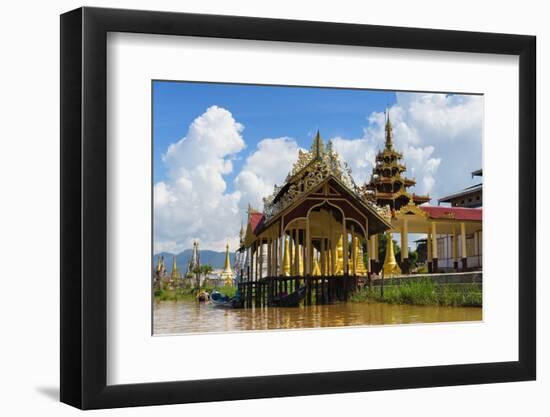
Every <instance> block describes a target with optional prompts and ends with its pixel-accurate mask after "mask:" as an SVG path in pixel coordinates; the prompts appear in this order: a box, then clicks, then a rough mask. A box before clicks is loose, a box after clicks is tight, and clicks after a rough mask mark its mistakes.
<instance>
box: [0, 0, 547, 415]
mask: <svg viewBox="0 0 550 417" xmlns="http://www.w3.org/2000/svg"><path fill="white" fill-rule="evenodd" d="M81 4H82V3H81V2H78V1H69V0H63V1H57V2H55V3H54V2H38V1H25V2H23V1H21V2H15V1H12V2H4V4H3V7H2V23H1V24H0V30H1V31H2V36H1V38H0V39H1V44H2V48H1V51H2V61H1V62H2V64H1V66H0V71H1V73H2V77H1V80H2V82H3V85H2V89H1V90H0V106H1V108H2V109H1V110H2V111H1V112H0V114H1V115H2V124H1V126H2V137H1V141H0V146H1V151H0V178H1V181H2V200H1V204H0V226H1V227H0V234H1V236H2V239H1V240H0V244H1V248H0V249H1V250H0V261H1V263H0V265H2V273H1V274H0V275H1V276H2V278H3V286H2V288H3V294H2V298H1V300H2V301H1V302H0V312H1V315H0V317H1V318H2V343H0V375H1V376H0V387H1V391H0V392H1V393H2V395H1V398H2V400H1V401H0V410H2V412H1V414H3V415H33V414H31V413H40V415H60V416H63V415H75V414H77V412H76V410H74V409H72V408H70V407H68V406H65V405H62V404H59V403H58V402H57V399H56V397H57V393H58V378H59V371H58V367H59V361H58V348H59V343H58V339H59V325H58V310H59V307H58V305H59V295H58V293H59V286H58V276H59V260H58V259H59V249H58V246H59V232H58V230H59V220H58V218H59V214H58V213H59V187H58V182H59V167H58V165H59V142H58V137H59V46H58V44H59V17H58V15H59V14H60V13H62V12H64V11H67V10H70V9H73V8H76V7H79V6H80V5H81ZM86 4H87V5H89V6H107V7H124V8H140V9H162V10H171V11H188V12H203V13H218V14H240V15H250V16H265V17H281V18H295V19H311V20H330V21H342V22H356V23H371V24H381V25H396V26H418V27H432V28H442V29H463V30H474V31H494V32H510V33H524V34H535V35H537V36H538V74H539V80H538V81H539V83H538V94H539V99H538V118H539V130H538V137H539V143H540V144H541V147H539V157H538V160H539V168H540V161H541V157H540V155H541V154H545V155H547V156H548V155H550V145H549V143H548V141H545V142H544V143H543V142H542V141H541V140H540V138H542V137H547V138H548V136H549V134H550V132H549V123H548V122H547V121H542V120H541V119H542V117H541V115H542V114H543V111H542V110H543V109H545V110H546V112H548V100H549V97H550V91H549V83H548V78H547V77H545V78H543V77H541V76H540V75H541V74H543V73H544V72H546V74H548V73H550V71H549V65H548V60H549V58H550V49H549V48H548V42H549V40H550V26H548V24H547V14H548V13H547V12H546V13H545V12H544V10H543V7H544V2H540V1H531V0H523V1H521V2H518V1H515V2H504V1H500V2H494V3H492V4H491V3H489V2H480V1H470V0H463V1H460V2H443V1H420V0H419V1H406V0H394V1H392V2H391V3H390V4H388V2H383V1H376V2H370V3H367V2H364V1H363V2H359V1H352V0H349V1H348V0H340V1H338V2H326V4H321V2H320V1H315V2H305V1H304V2H298V1H296V0H278V1H271V2H261V1H257V0H250V1H246V0H232V1H224V0H200V1H199V0H188V1H186V2H182V1H168V0H157V1H154V2H153V1H140V0H133V1H119V2H115V1H94V0H88V1H87V2H86ZM404 71H406V68H405V69H404ZM543 94H544V97H541V96H542V95H543ZM539 174H540V175H543V177H545V178H544V179H546V180H547V181H548V180H550V178H549V175H548V169H545V170H544V172H543V170H542V169H539ZM540 175H539V182H538V183H539V196H540V198H539V208H541V207H543V206H546V204H548V203H550V201H548V200H549V199H548V197H546V196H542V195H541V192H542V187H541V186H540V184H541V183H543V178H540ZM545 203H546V204H545ZM539 218H540V222H539V236H540V235H542V230H543V229H544V230H545V231H547V232H548V226H549V222H548V217H545V218H542V217H541V216H539ZM542 243H543V242H540V246H539V254H542V253H543V252H544V251H545V249H546V250H547V249H548V243H547V241H546V242H544V243H545V246H544V247H543V246H542ZM541 269H542V268H539V270H541ZM541 272H542V271H541ZM11 274H13V275H14V276H16V277H25V279H23V280H20V281H13V280H12V279H11V277H10V275H11ZM538 289H539V297H538V298H539V309H538V311H539V326H538V330H539V338H538V340H539V367H538V369H539V380H538V381H537V382H527V383H509V384H499V385H484V386H467V387H457V388H435V389H423V390H406V391H390V392H377V393H361V394H347V395H331V396H318V397H305V398H291V399H273V400H256V401H239V402H232V403H225V404H221V403H214V404H200V405H182V406H170V407H155V408H151V407H147V408H140V409H126V410H115V411H112V410H111V411H101V412H99V413H97V414H95V413H94V415H114V414H115V413H116V414H117V415H119V414H120V415H132V416H134V415H142V416H145V415H155V416H165V415H181V414H182V413H201V415H203V416H209V415H216V414H217V413H223V414H224V415H225V416H237V415H238V416H247V415H265V416H271V415H273V416H275V415H276V416H279V415H281V414H282V415H284V414H287V415H298V414H303V413H308V414H314V413H315V414H316V415H323V416H324V415H326V416H333V415H335V414H339V413H342V412H345V413H353V412H356V413H358V414H359V415H365V414H367V413H369V414H371V415H407V416H423V417H427V416H432V415H433V416H441V415H446V416H465V415H472V416H473V415H475V416H481V415H501V416H502V415H519V414H521V415H548V410H549V409H550V406H549V405H548V402H547V398H546V396H547V395H546V396H543V393H546V394H547V393H548V392H549V390H550V382H548V378H549V377H550V366H549V363H548V356H547V353H548V352H549V341H550V339H549V337H550V326H548V324H547V323H544V322H545V320H546V319H548V316H549V313H550V307H549V305H550V304H549V303H547V302H546V303H545V304H543V303H541V301H542V297H541V296H540V294H547V293H548V291H549V290H550V285H549V284H548V281H547V280H546V279H545V277H543V276H542V273H539V288H538ZM541 322H542V324H541ZM357 352H358V353H360V352H361V347H357ZM540 353H542V355H541V354H540ZM545 353H546V355H545Z"/></svg>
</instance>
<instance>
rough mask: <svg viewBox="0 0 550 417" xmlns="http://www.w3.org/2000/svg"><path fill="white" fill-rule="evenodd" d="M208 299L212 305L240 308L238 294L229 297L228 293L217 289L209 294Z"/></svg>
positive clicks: (240, 303)
mask: <svg viewBox="0 0 550 417" xmlns="http://www.w3.org/2000/svg"><path fill="white" fill-rule="evenodd" d="M210 301H211V302H212V305H214V306H216V307H226V308H241V307H242V302H241V300H240V297H239V296H238V294H237V295H236V296H235V297H229V296H228V295H225V294H222V293H221V292H219V291H214V292H212V294H210Z"/></svg>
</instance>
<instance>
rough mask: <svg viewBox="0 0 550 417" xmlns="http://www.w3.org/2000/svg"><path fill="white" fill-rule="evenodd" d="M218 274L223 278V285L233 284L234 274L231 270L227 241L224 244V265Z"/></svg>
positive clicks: (229, 285)
mask: <svg viewBox="0 0 550 417" xmlns="http://www.w3.org/2000/svg"><path fill="white" fill-rule="evenodd" d="M220 276H221V278H222V279H223V280H224V281H223V285H225V286H226V287H231V286H232V285H233V276H234V274H233V271H232V270H231V260H230V259H229V243H228V244H227V245H226V246H225V265H224V267H223V271H222V273H221V274H220Z"/></svg>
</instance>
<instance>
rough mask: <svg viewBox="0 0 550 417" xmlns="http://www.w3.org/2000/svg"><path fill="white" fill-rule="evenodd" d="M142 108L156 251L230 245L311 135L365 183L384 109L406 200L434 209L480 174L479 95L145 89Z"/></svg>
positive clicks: (183, 85)
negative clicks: (330, 146) (149, 97)
mask: <svg viewBox="0 0 550 417" xmlns="http://www.w3.org/2000/svg"><path fill="white" fill-rule="evenodd" d="M152 104H153V149H154V154H153V158H154V165H153V168H154V169H153V177H154V225H155V227H154V233H155V236H154V250H155V253H158V252H160V251H168V252H173V253H178V252H181V251H182V250H184V249H187V248H190V247H191V246H192V241H193V240H195V239H197V240H199V241H200V242H201V247H202V248H203V249H212V250H224V248H225V245H226V243H227V242H229V243H230V246H231V247H235V246H236V245H237V243H238V232H239V229H240V225H241V222H243V221H244V220H245V215H246V214H245V213H246V209H247V207H248V205H249V204H250V205H252V207H254V208H256V209H259V210H261V209H262V206H263V198H264V197H266V196H267V195H269V194H270V193H271V192H272V191H273V186H274V185H275V184H278V185H280V184H281V183H282V182H283V181H284V179H285V177H286V175H287V174H288V172H289V171H290V169H291V168H292V165H293V164H294V162H295V161H296V157H297V154H298V150H299V149H309V147H310V144H311V141H312V138H313V135H314V134H315V132H316V130H317V129H319V130H320V132H321V136H322V137H323V139H324V140H325V141H328V140H329V139H330V140H332V141H333V143H334V148H335V150H336V151H337V152H338V153H339V155H340V157H341V159H342V160H343V161H345V162H346V163H347V164H348V165H349V166H350V167H351V170H352V175H353V177H354V179H355V182H356V183H357V184H363V183H364V182H365V181H368V179H369V177H370V174H371V172H372V167H373V163H374V158H375V155H376V153H377V152H378V151H379V150H380V149H381V148H382V147H383V146H384V117H385V116H384V111H385V109H386V107H388V108H389V113H390V115H391V120H392V123H393V126H394V145H395V147H396V148H397V149H398V150H399V151H400V152H402V153H403V155H404V161H403V162H404V163H405V165H406V166H407V171H406V176H407V177H409V178H414V179H415V180H416V186H415V187H414V189H410V190H409V191H412V192H416V193H417V194H428V195H429V196H430V197H432V200H431V202H430V204H437V198H440V197H442V196H444V195H448V194H451V193H454V192H457V191H460V190H461V189H463V188H465V187H468V186H470V185H474V184H475V183H477V182H478V181H479V180H478V179H477V178H476V179H472V177H471V175H470V173H471V172H472V171H474V170H476V169H479V168H481V167H482V135H483V96H470V95H452V94H441V93H409V92H395V91H379V90H350V89H334V88H307V87H285V86H257V85H242V84H215V83H189V82H167V81H154V82H153V103H152Z"/></svg>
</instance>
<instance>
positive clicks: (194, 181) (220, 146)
mask: <svg viewBox="0 0 550 417" xmlns="http://www.w3.org/2000/svg"><path fill="white" fill-rule="evenodd" d="M243 129H244V127H243V126H242V125H241V124H239V123H237V122H236V121H235V119H234V118H233V116H232V114H231V113H230V112H229V111H227V110H225V109H223V108H220V107H217V106H212V107H210V108H208V109H207V110H206V111H205V112H204V113H203V114H202V115H201V116H199V117H197V118H196V119H195V120H194V121H193V123H191V125H190V126H189V130H188V132H187V134H186V135H185V137H184V138H182V139H181V140H179V141H178V142H176V143H173V144H171V145H170V146H169V147H168V150H167V151H166V154H164V155H163V163H164V164H165V167H166V169H167V179H166V180H165V181H161V182H158V183H156V184H155V186H154V208H155V210H154V217H155V222H154V228H155V245H154V246H155V248H154V250H155V252H160V251H171V252H178V251H181V250H183V249H187V248H189V247H191V246H192V241H193V240H194V239H198V240H199V241H200V242H201V245H202V246H203V247H205V248H211V249H218V250H223V248H224V247H225V244H226V241H227V240H230V241H231V243H232V244H233V245H235V244H236V242H235V236H237V235H238V230H239V223H238V222H235V219H237V218H238V216H239V213H238V211H239V200H240V193H239V192H238V191H235V192H232V193H227V192H226V188H227V184H226V182H225V179H224V175H227V174H229V173H231V172H232V170H233V164H232V162H231V159H232V158H233V157H234V156H235V155H236V154H237V153H238V152H240V151H241V150H242V149H244V148H245V142H244V140H243V138H242V135H241V133H242V131H243Z"/></svg>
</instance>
